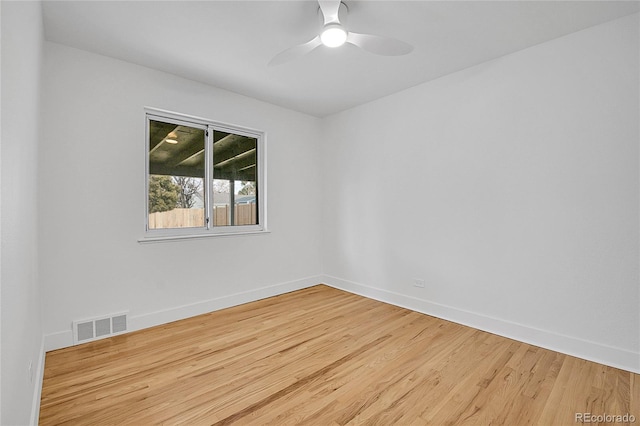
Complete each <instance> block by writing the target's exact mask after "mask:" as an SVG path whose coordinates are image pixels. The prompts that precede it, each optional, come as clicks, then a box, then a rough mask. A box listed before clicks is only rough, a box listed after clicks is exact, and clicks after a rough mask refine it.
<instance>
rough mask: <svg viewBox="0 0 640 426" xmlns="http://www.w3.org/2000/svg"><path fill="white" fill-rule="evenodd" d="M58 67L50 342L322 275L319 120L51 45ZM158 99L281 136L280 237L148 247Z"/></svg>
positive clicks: (45, 159) (45, 183)
mask: <svg viewBox="0 0 640 426" xmlns="http://www.w3.org/2000/svg"><path fill="white" fill-rule="evenodd" d="M44 72H45V74H44V101H43V102H44V110H45V111H46V114H45V116H44V117H43V129H44V137H43V140H42V144H41V145H40V151H39V152H40V158H41V161H40V163H39V168H40V199H39V200H40V215H39V220H40V229H41V232H40V253H41V256H40V260H41V262H40V280H41V283H42V286H43V294H44V300H45V303H44V311H43V312H44V319H45V325H44V327H45V334H47V348H48V349H50V348H52V347H60V346H64V345H68V344H71V340H70V339H71V336H72V335H71V322H72V321H73V320H76V319H83V318H87V317H93V316H97V315H103V314H109V313H112V312H118V311H122V310H129V311H130V315H131V317H132V325H133V328H139V327H144V326H148V325H153V324H156V323H158V322H162V321H168V320H172V319H176V318H180V317H183V316H186V315H192V314H196V313H199V312H206V311H210V310H212V309H216V308H219V307H222V306H226V305H228V304H233V303H240V302H243V301H246V300H250V299H252V298H257V297H262V296H268V295H271V294H275V293H278V292H281V291H287V290H291V289H294V288H299V287H303V286H308V285H311V284H317V283H318V282H319V274H320V273H321V261H320V257H321V256H320V227H319V226H318V223H319V222H320V220H321V209H320V200H319V197H318V193H319V192H320V165H319V162H318V161H317V158H318V156H319V152H320V151H319V143H318V141H319V136H318V135H319V132H318V129H319V124H320V122H319V120H318V119H317V118H313V117H310V116H306V115H303V114H299V113H295V112H291V111H289V110H285V109H282V108H279V107H275V106H272V105H269V104H266V103H262V102H259V101H256V100H254V99H250V98H247V97H243V96H240V95H236V94H233V93H230V92H227V91H224V90H220V89H216V88H212V87H210V86H206V85H203V84H199V83H196V82H193V81H189V80H185V79H182V78H178V77H176V76H173V75H170V74H166V73H162V72H158V71H155V70H151V69H148V68H144V67H140V66H137V65H133V64H130V63H126V62H122V61H118V60H114V59H111V58H107V57H104V56H100V55H95V54H91V53H87V52H84V51H81V50H76V49H72V48H69V47H65V46H62V45H58V44H52V43H48V42H47V43H46V44H45V67H44ZM145 106H149V107H156V108H161V109H165V110H171V111H176V112H181V113H184V114H190V115H195V116H200V117H205V118H209V119H213V120H216V121H221V122H226V123H230V124H237V125H241V126H245V127H250V128H255V129H259V130H264V131H266V132H267V144H268V147H267V155H268V167H267V174H268V177H267V193H268V216H269V217H268V224H269V229H270V231H271V233H269V234H264V235H247V236H236V237H215V238H206V239H199V240H190V241H177V242H164V243H156V244H140V243H138V241H137V240H138V238H140V237H142V236H143V235H144V212H145V199H144V193H145V192H144V182H145V172H144V162H145V157H144V152H145V151H144V150H145V143H146V141H145V133H144V128H145V119H144V111H143V107H145ZM271 286H276V287H271ZM238 294H240V296H238Z"/></svg>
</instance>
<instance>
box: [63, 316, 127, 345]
mask: <svg viewBox="0 0 640 426" xmlns="http://www.w3.org/2000/svg"><path fill="white" fill-rule="evenodd" d="M126 331H127V312H120V313H117V314H111V315H107V316H103V317H96V318H90V319H86V320H82V321H74V322H73V344H74V345H77V344H79V343H85V342H91V341H93V340H98V339H104V338H105V337H111V336H115V335H116V334H122V333H125V332H126Z"/></svg>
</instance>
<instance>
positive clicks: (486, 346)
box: [40, 285, 640, 425]
mask: <svg viewBox="0 0 640 426" xmlns="http://www.w3.org/2000/svg"><path fill="white" fill-rule="evenodd" d="M44 374H45V377H44V386H43V389H42V402H41V411H40V424H41V425H51V424H82V425H102V424H105V425H107V424H109V425H124V424H135V425H146V424H187V425H210V424H216V425H223V424H232V423H235V424H259V425H262V424H274V425H281V424H309V425H344V424H362V423H364V424H379V425H392V424H398V425H423V424H429V425H447V424H456V425H489V424H494V425H500V424H504V425H525V424H539V425H575V424H576V422H575V413H592V414H593V415H602V414H610V415H618V414H619V415H623V414H626V413H630V414H633V415H634V416H635V417H636V423H639V424H640V409H639V408H640V407H639V405H640V376H639V375H637V374H632V373H629V372H626V371H622V370H618V369H615V368H611V367H607V366H604V365H600V364H596V363H593V362H589V361H584V360H581V359H578V358H574V357H571V356H567V355H563V354H560V353H557V352H552V351H549V350H545V349H541V348H538V347H535V346H531V345H527V344H524V343H520V342H516V341H513V340H509V339H506V338H503V337H499V336H495V335H492V334H490V333H485V332H482V331H478V330H475V329H472V328H468V327H464V326H461V325H457V324H454V323H451V322H447V321H443V320H440V319H436V318H433V317H430V316H427V315H423V314H420V313H416V312H413V311H410V310H407V309H403V308H399V307H396V306H392V305H388V304H385V303H381V302H377V301H374V300H370V299H366V298H364V297H360V296H357V295H353V294H349V293H345V292H342V291H339V290H336V289H333V288H330V287H326V286H323V285H320V286H316V287H312V288H308V289H305V290H301V291H296V292H293V293H289V294H285V295H281V296H277V297H272V298H269V299H265V300H261V301H257V302H253V303H249V304H246V305H242V306H237V307H234V308H229V309H225V310H222V311H217V312H213V313H210V314H206V315H201V316H198V317H194V318H190V319H186V320H182V321H178V322H175V323H171V324H167V325H163V326H159V327H155V328H152V329H147V330H143V331H139V332H135V333H130V334H127V335H121V336H117V337H113V338H110V339H105V340H101V341H97V342H92V343H88V344H84V345H80V346H75V347H71V348H66V349H61V350H58V351H54V352H50V353H48V354H47V356H46V364H45V373H44Z"/></svg>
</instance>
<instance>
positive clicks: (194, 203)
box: [148, 120, 205, 229]
mask: <svg viewBox="0 0 640 426" xmlns="http://www.w3.org/2000/svg"><path fill="white" fill-rule="evenodd" d="M204 147H205V132H204V130H203V129H197V128H193V127H189V126H184V125H176V124H171V123H164V122H161V121H154V120H150V121H149V182H148V185H149V186H148V189H149V200H148V206H149V229H168V228H195V227H204V226H205V211H204V207H205V204H204V173H205V172H204V166H205V150H204Z"/></svg>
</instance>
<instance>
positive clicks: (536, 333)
mask: <svg viewBox="0 0 640 426" xmlns="http://www.w3.org/2000/svg"><path fill="white" fill-rule="evenodd" d="M321 282H322V283H324V284H326V285H328V286H331V287H334V288H337V289H340V290H344V291H348V292H350V293H355V294H358V295H361V296H364V297H368V298H370V299H375V300H379V301H381V302H385V303H390V304H392V305H396V306H400V307H403V308H407V309H410V310H412V311H417V312H421V313H423V314H427V315H431V316H434V317H437V318H441V319H444V320H447V321H451V322H455V323H458V324H462V325H466V326H469V327H473V328H475V329H478V330H483V331H487V332H489V333H493V334H497V335H499V336H503V337H507V338H510V339H513V340H517V341H520V342H524V343H528V344H531V345H535V346H539V347H542V348H545V349H550V350H553V351H556V352H560V353H564V354H567V355H571V356H575V357H577V358H582V359H586V360H589V361H593V362H597V363H599V364H604V365H608V366H611V367H615V368H620V369H623V370H626V371H631V372H634V373H640V353H635V352H632V351H628V350H625V349H620V348H615V347H611V346H607V345H603V344H600V343H596V342H591V341H587V340H583V339H579V338H576V337H572V336H565V335H562V334H558V333H554V332H552V331H547V330H540V329H536V328H532V327H529V326H526V325H522V324H518V323H514V322H511V321H505V320H502V319H497V318H492V317H488V316H485V315H481V314H477V313H474V312H468V311H464V310H461V309H457V308H454V307H451V306H446V305H441V304H438V303H433V302H429V301H427V300H423V299H418V298H415V297H411V296H407V295H404V294H400V293H395V292H392V291H388V290H383V289H380V288H375V287H371V286H367V285H365V284H360V283H356V282H353V281H348V280H344V279H341V278H336V277H332V276H330V275H323V276H322V281H321Z"/></svg>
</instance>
